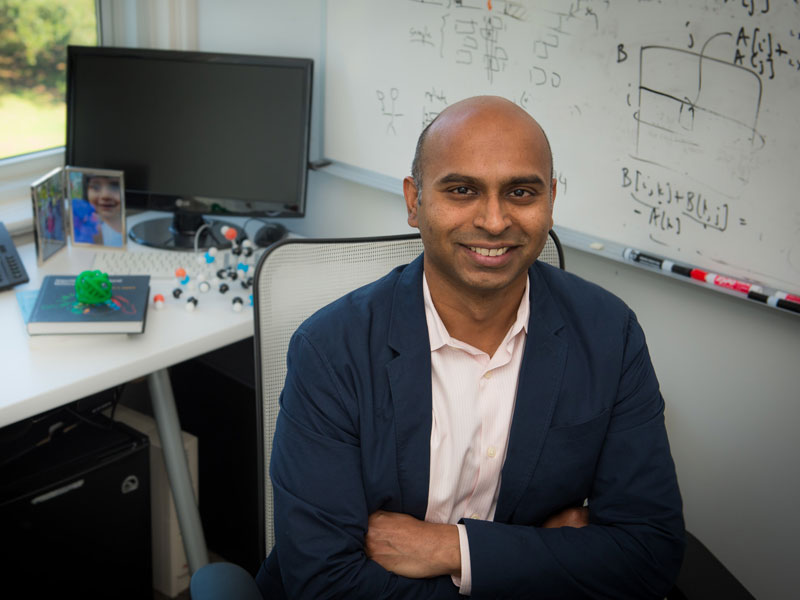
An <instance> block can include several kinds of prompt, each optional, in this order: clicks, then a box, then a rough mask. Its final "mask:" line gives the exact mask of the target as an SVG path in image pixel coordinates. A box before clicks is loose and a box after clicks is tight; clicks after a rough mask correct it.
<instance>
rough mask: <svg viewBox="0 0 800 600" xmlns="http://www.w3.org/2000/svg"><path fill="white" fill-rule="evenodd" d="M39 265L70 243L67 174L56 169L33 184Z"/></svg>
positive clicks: (32, 199)
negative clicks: (65, 177) (66, 195)
mask: <svg viewBox="0 0 800 600" xmlns="http://www.w3.org/2000/svg"><path fill="white" fill-rule="evenodd" d="M31 202H32V203H33V237H34V245H35V246H36V262H37V264H39V265H42V264H44V262H45V261H46V260H48V259H49V258H52V257H53V256H54V255H56V254H57V253H58V252H59V251H60V250H62V249H64V248H65V247H66V246H67V243H68V229H67V221H68V215H67V213H66V201H65V197H64V172H63V169H62V168H61V167H56V168H55V169H53V170H52V171H50V172H49V173H47V174H46V175H43V176H42V177H40V178H39V179H37V180H36V181H34V182H33V183H32V184H31Z"/></svg>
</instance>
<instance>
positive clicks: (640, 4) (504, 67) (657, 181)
mask: <svg viewBox="0 0 800 600" xmlns="http://www.w3.org/2000/svg"><path fill="white" fill-rule="evenodd" d="M326 21H327V27H326V56H325V77H324V79H325V95H324V96H325V98H324V140H323V146H324V154H325V156H326V158H328V159H330V160H333V161H336V162H337V163H341V164H343V165H346V166H351V167H353V168H355V169H356V170H361V171H365V172H368V173H374V174H376V175H379V176H381V177H385V178H389V179H391V180H392V181H395V180H396V181H397V182H398V183H397V185H398V187H397V191H398V193H399V192H400V187H399V180H400V179H402V178H403V177H405V176H406V175H407V174H408V173H409V172H410V164H411V159H412V157H413V153H414V146H415V144H416V139H417V137H418V135H419V133H420V131H421V130H422V128H423V127H424V126H425V125H426V124H427V123H429V122H430V121H431V120H432V119H433V118H434V117H435V116H436V115H437V114H438V113H439V112H440V111H441V110H442V109H443V108H444V107H446V106H447V105H449V104H452V103H453V102H455V101H458V100H460V99H462V98H465V97H468V96H473V95H476V94H494V95H500V96H504V97H506V98H508V99H510V100H512V101H514V102H515V103H517V104H518V105H519V106H521V107H523V108H524V109H526V110H527V111H528V112H529V113H530V114H531V115H533V116H534V117H535V118H536V119H537V120H538V121H539V122H540V123H541V125H542V126H543V128H544V129H545V131H546V132H547V134H548V136H549V139H550V142H551V145H552V148H553V153H554V158H555V171H556V177H557V179H558V180H559V183H558V197H557V199H556V204H555V214H554V217H555V223H556V226H557V227H559V228H568V229H569V230H572V231H574V232H576V233H577V234H578V235H581V236H583V235H585V236H589V237H590V238H591V237H596V238H598V239H603V240H609V241H612V242H614V243H615V244H618V245H621V246H624V247H633V248H636V249H638V250H640V251H644V252H650V253H653V254H657V255H659V256H664V257H667V258H671V259H673V260H675V261H680V262H682V263H683V264H687V265H690V266H696V267H700V268H705V269H709V270H712V271H714V272H717V273H721V274H725V275H729V276H733V277H738V278H741V279H744V280H748V281H752V282H757V283H761V284H764V285H766V286H768V287H772V288H775V289H781V290H788V291H794V292H798V291H800V198H798V196H799V195H800V193H799V192H798V190H800V160H798V156H799V154H798V150H800V6H799V5H798V0H771V1H770V0H729V1H727V0H716V1H715V0H649V1H648V0H638V1H637V0H538V1H534V0H531V1H521V0H520V1H514V2H512V1H502V0H494V1H491V0H488V1H487V0H461V1H456V0H329V2H328V3H327V10H326Z"/></svg>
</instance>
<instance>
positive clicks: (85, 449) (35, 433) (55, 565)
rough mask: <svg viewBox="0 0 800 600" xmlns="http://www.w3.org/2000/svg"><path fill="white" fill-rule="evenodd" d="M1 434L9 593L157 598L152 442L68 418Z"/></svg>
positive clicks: (1, 518)
mask: <svg viewBox="0 0 800 600" xmlns="http://www.w3.org/2000/svg"><path fill="white" fill-rule="evenodd" d="M0 434H2V435H0V449H1V450H2V460H1V461H0V531H2V544H0V548H1V549H0V564H2V565H3V587H4V589H10V590H13V589H16V590H19V594H20V596H22V597H27V598H44V597H60V596H63V595H68V596H69V595H74V596H77V597H85V598H95V597H96V598H132V599H133V598H136V599H140V598H150V597H152V594H153V587H152V565H151V542H150V459H149V441H148V439H147V437H146V436H144V435H142V434H141V433H139V432H138V431H136V430H134V429H131V428H130V427H128V426H126V425H124V424H122V423H115V422H112V421H110V420H109V419H106V418H105V417H103V416H102V415H89V416H86V415H84V416H81V417H80V418H79V417H78V416H77V415H76V414H75V413H74V412H69V411H66V410H65V411H54V412H52V413H49V414H47V415H44V416H39V417H36V418H34V419H29V420H27V421H23V422H20V423H16V424H14V425H12V426H9V427H6V428H3V430H0Z"/></svg>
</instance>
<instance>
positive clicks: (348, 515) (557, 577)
mask: <svg viewBox="0 0 800 600" xmlns="http://www.w3.org/2000/svg"><path fill="white" fill-rule="evenodd" d="M529 273H530V282H531V286H530V290H531V294H530V303H531V310H530V321H529V326H528V336H527V341H526V344H525V352H524V356H523V360H522V366H521V370H520V375H519V383H518V392H517V399H516V405H515V409H514V416H513V421H512V425H511V432H510V438H509V446H508V452H507V455H506V461H505V463H504V465H503V471H502V479H501V486H500V493H499V497H498V502H497V510H496V513H495V519H494V521H480V520H473V519H464V520H463V521H462V522H463V523H465V524H466V528H467V533H468V538H469V549H470V557H471V563H472V580H473V584H472V596H473V597H474V598H506V597H523V598H524V597H531V598H537V599H543V598H559V599H564V598H614V599H622V598H636V599H637V600H639V599H642V598H659V599H663V598H664V596H665V594H666V593H667V591H668V590H669V589H670V587H671V585H672V583H673V582H674V580H675V578H676V577H677V573H678V569H679V567H680V564H681V560H682V556H683V548H684V524H683V517H682V507H681V498H680V493H679V490H678V484H677V480H676V476H675V468H674V464H673V461H672V457H671V455H670V449H669V443H668V441H667V434H666V430H665V427H664V415H663V412H664V402H663V399H662V397H661V394H660V392H659V387H658V382H657V380H656V376H655V372H654V371H653V367H652V365H651V362H650V357H649V354H648V351H647V347H646V345H645V338H644V334H643V333H642V330H641V328H640V327H639V325H638V323H637V321H636V318H635V316H634V314H633V312H632V311H631V310H630V309H629V308H627V307H626V306H625V305H624V304H623V303H622V302H621V301H620V300H619V299H618V298H616V297H615V296H613V295H611V294H610V293H608V292H606V291H604V290H602V289H601V288H599V287H597V286H596V285H593V284H591V283H588V282H586V281H583V280H581V279H580V278H578V277H576V276H574V275H572V274H570V273H566V272H564V271H562V270H559V269H554V268H552V267H550V266H548V265H545V264H542V263H539V262H536V263H535V264H534V265H533V266H532V267H531V269H530V271H529ZM430 364H431V363H430V346H429V343H428V329H427V324H426V321H425V313H424V305H423V296H422V257H419V258H418V259H416V260H415V261H414V262H412V263H411V264H410V265H408V266H405V267H399V268H397V269H395V270H393V271H392V272H391V273H389V274H388V275H386V276H385V277H383V278H382V279H380V280H378V281H377V282H375V283H372V284H370V285H368V286H366V287H363V288H361V289H359V290H356V291H355V292H352V293H350V294H348V295H347V296H345V297H344V298H341V299H339V300H337V301H336V302H334V303H333V304H331V305H329V306H327V307H325V308H323V309H322V310H321V311H319V312H318V313H316V314H315V315H314V316H312V317H311V318H310V319H308V320H307V321H306V322H305V323H303V325H301V327H300V328H299V329H298V330H297V332H296V333H295V335H294V337H293V338H292V341H291V343H290V346H289V352H288V374H287V377H286V384H285V387H284V390H283V393H282V395H281V410H280V413H279V417H278V423H277V430H276V433H275V439H274V445H273V451H272V459H271V468H270V473H271V477H272V481H273V484H274V498H275V534H276V544H275V549H274V550H273V552H272V553H271V554H270V556H269V557H268V558H267V560H266V561H265V564H264V565H263V566H262V569H261V571H260V573H259V575H258V577H257V580H258V582H259V585H260V586H261V588H262V593H263V594H264V595H265V596H266V597H279V598H280V597H288V598H328V597H330V598H339V597H341V598H365V599H370V600H375V599H378V598H413V599H422V598H458V597H459V595H458V590H457V588H456V586H455V585H453V583H452V581H451V580H450V578H449V577H437V578H432V579H422V580H415V579H408V578H404V577H400V576H397V575H395V574H393V573H390V572H388V571H386V570H385V569H383V568H382V567H381V566H380V565H378V564H377V563H376V562H374V561H371V560H369V559H367V558H366V556H365V554H364V551H363V546H364V536H365V533H366V529H367V518H368V516H369V515H370V514H371V513H372V512H374V511H375V510H378V509H384V510H388V511H394V512H402V513H406V514H410V515H413V516H415V517H417V518H419V519H423V518H424V517H425V510H426V505H427V499H428V480H429V473H430V434H431V366H430ZM465 409H466V407H465ZM586 498H588V500H589V514H590V516H589V521H590V524H589V525H588V526H586V527H583V528H580V529H576V528H569V527H565V528H559V529H543V528H541V527H540V525H541V524H542V523H543V522H544V521H545V519H547V517H549V516H551V515H553V514H554V513H556V512H558V511H560V510H562V509H564V508H567V507H574V506H580V505H581V504H583V502H584V499H586Z"/></svg>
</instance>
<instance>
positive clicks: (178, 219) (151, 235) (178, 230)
mask: <svg viewBox="0 0 800 600" xmlns="http://www.w3.org/2000/svg"><path fill="white" fill-rule="evenodd" d="M204 225H207V226H208V227H203V226H204ZM225 225H228V226H230V227H234V228H235V229H237V231H238V230H239V229H240V228H239V227H236V225H234V224H233V223H225V222H224V221H217V220H215V219H207V218H205V216H204V215H202V214H200V213H196V212H185V211H180V210H178V211H176V212H175V213H174V215H173V216H172V217H160V218H155V219H148V220H144V221H141V222H139V223H137V224H136V225H134V226H132V227H131V229H130V233H129V234H128V235H129V236H130V238H131V239H132V240H133V241H134V242H136V243H138V244H142V245H144V246H151V247H153V248H161V249H165V250H183V251H192V250H194V249H195V237H197V249H198V250H208V249H209V248H210V247H212V246H215V247H216V248H219V249H220V250H224V249H226V248H230V247H231V243H230V242H229V241H228V240H227V239H225V236H224V235H223V234H222V227H224V226H225ZM201 227H202V228H203V229H202V231H200V235H197V231H198V230H199V229H200V228H201Z"/></svg>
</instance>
